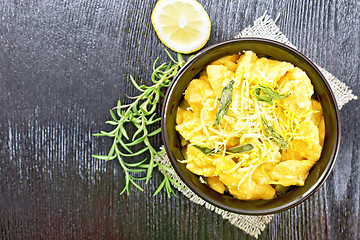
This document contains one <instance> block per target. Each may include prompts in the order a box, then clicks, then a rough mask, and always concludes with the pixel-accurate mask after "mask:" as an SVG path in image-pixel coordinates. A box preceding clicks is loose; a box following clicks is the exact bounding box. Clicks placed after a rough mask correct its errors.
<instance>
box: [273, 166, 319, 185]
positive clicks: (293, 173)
mask: <svg viewBox="0 0 360 240" xmlns="http://www.w3.org/2000/svg"><path fill="white" fill-rule="evenodd" d="M313 165H314V162H313V161H311V160H302V161H301V160H288V161H285V162H280V163H279V164H277V165H275V166H274V168H273V170H272V171H270V176H271V178H272V179H273V180H274V181H276V182H277V184H281V185H283V186H291V185H296V186H303V185H304V182H305V179H306V177H307V176H308V174H309V170H310V169H311V168H312V166H313Z"/></svg>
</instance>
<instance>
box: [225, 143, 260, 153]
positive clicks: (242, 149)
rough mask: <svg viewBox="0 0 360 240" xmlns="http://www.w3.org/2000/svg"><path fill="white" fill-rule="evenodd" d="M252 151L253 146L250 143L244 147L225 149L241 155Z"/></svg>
mask: <svg viewBox="0 0 360 240" xmlns="http://www.w3.org/2000/svg"><path fill="white" fill-rule="evenodd" d="M253 149H254V145H252V144H251V143H247V144H244V145H240V146H236V147H232V148H228V149H226V151H227V152H231V153H243V152H249V151H251V150H253Z"/></svg>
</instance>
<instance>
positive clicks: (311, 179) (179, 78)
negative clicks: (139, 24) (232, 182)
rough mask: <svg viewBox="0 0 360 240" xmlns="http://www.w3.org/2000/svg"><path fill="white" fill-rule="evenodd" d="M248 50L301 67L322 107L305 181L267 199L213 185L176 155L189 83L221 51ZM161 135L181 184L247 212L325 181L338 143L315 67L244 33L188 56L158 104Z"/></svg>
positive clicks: (282, 206) (304, 194)
mask: <svg viewBox="0 0 360 240" xmlns="http://www.w3.org/2000/svg"><path fill="white" fill-rule="evenodd" d="M243 50H251V51H253V52H255V53H256V54H257V55H258V57H264V56H265V57H268V58H271V59H276V60H280V61H286V62H290V63H292V64H293V65H295V66H297V67H299V68H301V69H302V70H304V71H305V72H306V73H307V75H308V76H309V78H310V79H311V82H312V84H313V86H314V91H315V94H316V96H317V98H318V99H319V101H320V103H321V106H322V108H323V113H324V120H325V129H326V130H325V141H324V146H323V150H322V154H321V157H320V159H319V160H318V162H317V163H316V164H315V166H314V167H313V168H312V170H311V171H310V173H309V176H308V177H307V179H306V181H305V184H304V186H301V187H296V188H294V189H292V190H291V191H289V192H287V193H286V194H284V195H282V196H279V197H277V198H274V199H271V200H249V201H245V200H239V199H236V198H233V197H231V196H227V195H223V194H220V193H217V192H216V191H214V190H212V189H211V188H210V187H208V186H207V185H205V184H202V183H201V182H200V181H199V178H198V176H197V175H195V174H193V173H191V172H190V171H189V170H188V169H187V168H186V164H182V163H179V161H177V159H180V160H182V159H184V157H183V155H182V153H181V146H180V143H179V136H178V133H177V132H176V130H175V126H176V111H177V107H178V105H179V103H180V100H181V99H182V96H183V92H184V91H185V89H186V87H187V85H188V84H189V82H190V81H191V80H192V79H193V78H194V77H195V76H196V75H197V74H198V73H199V72H200V71H201V70H202V69H204V67H205V66H206V65H208V64H209V63H211V62H213V61H215V60H216V59H219V58H221V57H223V56H226V55H231V54H236V53H239V52H242V51H243ZM161 128H162V138H163V142H164V145H165V150H166V153H167V155H168V157H169V159H170V161H171V164H172V166H173V167H174V169H175V171H176V172H177V174H178V175H179V176H180V178H181V179H182V180H183V181H184V183H185V184H186V185H187V186H188V187H189V188H190V189H191V190H192V191H194V192H195V193H196V194H197V195H198V196H199V197H201V198H202V199H204V200H205V201H207V202H209V203H211V204H213V205H215V206H217V207H219V208H222V209H225V210H228V211H231V212H234V213H240V214H248V215H265V214H272V213H277V212H281V211H284V210H287V209H289V208H292V207H294V206H296V205H298V204H300V203H301V202H303V201H305V200H306V199H307V198H309V197H310V196H311V195H312V194H314V193H315V192H316V191H317V190H318V189H319V187H320V186H321V185H322V184H323V183H324V181H325V179H326V178H327V177H328V175H329V174H330V172H331V169H332V167H333V165H334V163H335V158H336V155H337V152H338V149H339V145H340V117H339V110H338V107H337V104H336V100H335V97H334V94H333V92H332V91H331V88H330V86H329V84H328V83H327V81H326V79H325V78H324V76H323V75H322V74H321V72H320V71H319V69H318V68H317V67H316V66H315V64H314V63H312V62H311V61H310V60H309V59H308V58H307V57H305V56H304V55H303V54H301V53H300V52H299V51H297V50H295V49H293V48H291V47H288V46H286V45H284V44H282V43H279V42H275V41H271V40H266V39H259V38H243V39H235V40H229V41H225V42H222V43H218V44H215V45H213V46H210V47H208V48H206V49H204V50H202V51H201V52H199V53H198V54H196V55H195V56H194V57H193V58H192V59H191V60H190V61H188V62H187V63H186V64H185V65H184V66H183V67H182V68H181V69H180V70H179V72H178V74H177V75H176V76H175V79H174V80H173V82H172V84H171V85H170V86H169V88H168V91H167V94H166V96H165V100H164V105H163V108H162V122H161Z"/></svg>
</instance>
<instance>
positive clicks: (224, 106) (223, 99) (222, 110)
mask: <svg viewBox="0 0 360 240" xmlns="http://www.w3.org/2000/svg"><path fill="white" fill-rule="evenodd" d="M234 83H235V81H234V80H231V81H230V82H229V83H228V84H227V85H226V86H225V87H224V89H223V90H222V92H221V96H220V104H219V108H218V110H217V112H216V116H215V122H214V124H213V127H215V126H216V125H218V124H219V123H220V121H221V119H222V118H223V117H224V116H225V115H226V114H227V112H228V110H229V106H230V103H231V96H232V91H233V85H234Z"/></svg>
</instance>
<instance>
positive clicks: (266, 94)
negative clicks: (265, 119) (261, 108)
mask: <svg viewBox="0 0 360 240" xmlns="http://www.w3.org/2000/svg"><path fill="white" fill-rule="evenodd" d="M261 91H262V92H263V94H262V95H260V93H261ZM254 92H255V97H256V99H257V100H258V101H261V102H266V103H268V104H270V105H273V99H276V100H281V99H284V98H286V97H288V96H290V93H289V94H286V95H281V94H279V93H277V92H275V91H274V90H273V89H272V88H269V87H265V86H263V85H260V86H259V87H257V88H255V90H254Z"/></svg>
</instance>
